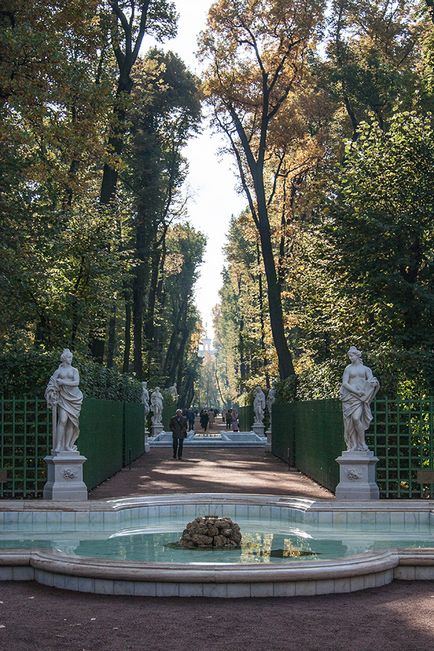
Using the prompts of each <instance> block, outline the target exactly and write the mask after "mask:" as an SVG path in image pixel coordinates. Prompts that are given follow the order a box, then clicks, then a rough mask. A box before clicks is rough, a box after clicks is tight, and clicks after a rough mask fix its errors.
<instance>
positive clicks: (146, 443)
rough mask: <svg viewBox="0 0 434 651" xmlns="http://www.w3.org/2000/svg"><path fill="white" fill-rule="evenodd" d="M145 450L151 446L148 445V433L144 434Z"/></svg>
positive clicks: (147, 450) (148, 449)
mask: <svg viewBox="0 0 434 651" xmlns="http://www.w3.org/2000/svg"><path fill="white" fill-rule="evenodd" d="M144 447H145V452H149V451H150V449H151V446H150V445H149V440H148V434H145V445H144Z"/></svg>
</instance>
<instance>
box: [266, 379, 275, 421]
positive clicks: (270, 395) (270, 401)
mask: <svg viewBox="0 0 434 651" xmlns="http://www.w3.org/2000/svg"><path fill="white" fill-rule="evenodd" d="M275 402H276V389H275V388H274V387H271V389H270V390H269V391H268V396H267V409H268V415H269V418H270V425H269V430H270V431H271V428H272V416H273V412H272V408H273V405H274V403H275Z"/></svg>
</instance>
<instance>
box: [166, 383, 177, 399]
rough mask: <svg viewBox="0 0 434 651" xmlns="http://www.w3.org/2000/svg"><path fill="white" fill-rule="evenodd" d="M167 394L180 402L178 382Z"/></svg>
mask: <svg viewBox="0 0 434 651" xmlns="http://www.w3.org/2000/svg"><path fill="white" fill-rule="evenodd" d="M167 392H168V393H169V395H171V396H172V398H174V399H175V400H178V389H177V386H176V382H175V383H174V384H172V386H170V387H169V388H168V389H167Z"/></svg>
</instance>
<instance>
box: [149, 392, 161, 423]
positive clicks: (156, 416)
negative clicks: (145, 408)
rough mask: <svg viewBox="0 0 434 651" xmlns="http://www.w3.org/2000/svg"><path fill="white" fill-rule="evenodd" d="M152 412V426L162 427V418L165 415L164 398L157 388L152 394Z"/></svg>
mask: <svg viewBox="0 0 434 651" xmlns="http://www.w3.org/2000/svg"><path fill="white" fill-rule="evenodd" d="M151 411H152V419H151V420H152V424H153V425H161V418H162V415H163V396H162V395H161V392H160V388H159V387H155V389H154V391H153V392H152V393H151Z"/></svg>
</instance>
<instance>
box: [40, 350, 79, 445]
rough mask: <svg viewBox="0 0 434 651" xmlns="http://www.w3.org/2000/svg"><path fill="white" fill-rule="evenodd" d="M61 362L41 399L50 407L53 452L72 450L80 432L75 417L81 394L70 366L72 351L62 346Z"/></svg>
mask: <svg viewBox="0 0 434 651" xmlns="http://www.w3.org/2000/svg"><path fill="white" fill-rule="evenodd" d="M60 361H61V364H60V366H59V368H58V369H57V370H56V371H54V373H53V375H52V376H51V378H50V380H49V382H48V384H47V388H46V390H45V399H46V401H47V403H48V406H49V407H50V408H51V409H52V410H53V453H58V452H76V451H77V446H76V445H75V442H76V441H77V439H78V437H79V434H80V427H79V418H80V411H81V405H82V403H83V394H82V392H81V391H80V389H79V388H78V385H79V383H80V376H79V374H78V370H77V369H76V368H74V367H73V366H72V353H71V351H70V350H69V348H65V350H64V351H63V353H62V355H61V356H60Z"/></svg>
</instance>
